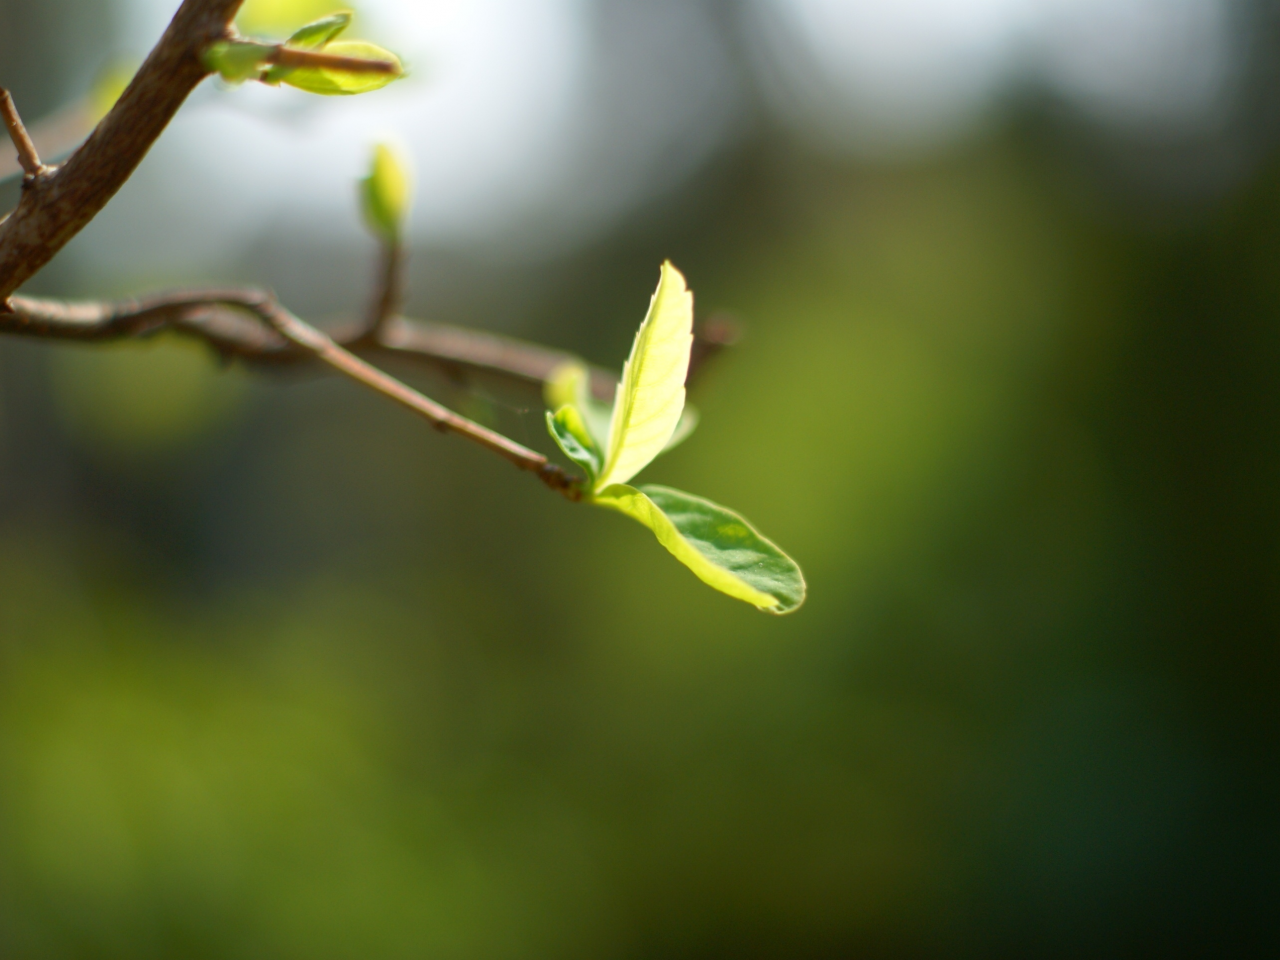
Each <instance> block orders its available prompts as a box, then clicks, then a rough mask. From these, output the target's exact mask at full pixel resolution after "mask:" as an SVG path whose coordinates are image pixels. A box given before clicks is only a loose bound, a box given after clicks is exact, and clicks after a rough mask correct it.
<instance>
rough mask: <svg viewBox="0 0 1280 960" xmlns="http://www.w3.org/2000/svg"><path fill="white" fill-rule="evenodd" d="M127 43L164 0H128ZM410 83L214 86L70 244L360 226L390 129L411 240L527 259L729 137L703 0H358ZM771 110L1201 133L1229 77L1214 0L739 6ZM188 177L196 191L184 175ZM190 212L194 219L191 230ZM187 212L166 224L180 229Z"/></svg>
mask: <svg viewBox="0 0 1280 960" xmlns="http://www.w3.org/2000/svg"><path fill="white" fill-rule="evenodd" d="M119 2H120V3H121V4H122V5H123V6H122V18H123V19H122V23H123V27H124V29H123V30H122V33H123V34H124V35H125V36H127V37H130V38H137V43H138V47H139V49H138V50H137V51H135V52H136V53H140V52H142V51H143V50H145V46H146V45H149V44H150V43H151V42H153V40H154V39H155V38H156V37H157V36H158V35H159V33H160V32H161V30H162V29H163V27H164V24H165V23H166V22H167V20H168V18H169V16H171V15H172V12H173V10H174V9H175V7H176V3H177V0H119ZM357 6H358V9H359V12H360V16H361V17H362V18H363V20H364V24H365V31H364V32H365V35H367V36H370V37H371V38H372V39H375V40H379V41H381V42H383V43H384V44H385V45H386V46H389V47H391V48H393V49H395V50H396V51H397V52H399V53H401V54H403V55H404V57H405V59H406V60H407V61H408V62H409V63H410V64H411V65H412V66H413V68H414V75H413V77H411V78H410V79H409V80H407V81H403V82H401V83H398V84H395V85H393V86H392V87H390V88H388V89H387V90H385V91H381V92H379V93H377V94H373V95H369V96H366V97H359V98H353V99H351V100H346V99H341V98H336V99H321V98H315V97H309V96H307V95H304V94H301V93H298V92H296V91H292V90H287V89H286V90H272V89H267V88H264V87H258V86H255V85H252V84H251V85H247V86H245V87H243V88H240V89H237V90H225V89H218V88H216V87H215V86H214V85H206V87H204V88H202V89H201V90H200V91H199V92H198V94H197V96H196V97H195V98H193V101H192V103H191V104H189V106H188V108H187V109H185V110H184V112H183V114H182V115H181V116H180V117H179V119H178V120H177V122H176V123H175V125H174V127H173V128H172V129H171V131H170V132H169V133H168V134H167V135H166V137H165V138H163V139H162V140H161V142H160V144H158V145H157V147H156V149H155V151H154V153H153V155H152V157H150V158H149V159H148V160H147V162H146V164H145V165H144V167H143V170H142V171H141V172H140V174H139V176H138V177H136V178H135V180H134V181H133V182H131V183H130V185H129V187H128V188H127V189H126V191H125V192H124V193H122V195H121V196H120V197H119V198H118V199H117V200H116V202H114V203H113V204H112V206H111V207H110V208H109V209H108V212H107V214H106V215H104V216H103V217H102V218H100V220H99V221H98V222H96V223H95V224H94V225H93V228H92V232H91V235H90V238H89V240H90V242H86V243H84V244H81V245H80V253H81V255H82V256H84V257H86V258H87V260H88V261H89V263H90V264H91V265H94V266H97V267H99V268H105V269H108V270H115V269H118V268H119V267H120V266H121V265H122V264H123V263H124V262H125V261H132V262H136V261H137V258H138V257H139V256H143V257H146V258H148V260H149V262H151V263H152V264H153V265H154V269H155V270H156V271H157V272H159V271H165V270H170V271H173V270H176V271H182V270H184V269H186V268H187V267H189V265H191V264H194V263H199V262H200V261H201V260H205V261H207V260H208V259H210V258H213V259H218V258H226V257H230V256H232V255H233V252H234V250H235V249H236V248H237V247H238V246H240V245H242V244H243V243H244V242H245V239H246V238H247V237H251V236H254V235H257V234H259V233H260V232H261V230H262V228H263V225H264V224H265V223H267V222H269V221H270V222H280V221H288V222H291V223H295V224H296V225H297V227H298V228H299V229H310V228H315V229H317V230H323V231H325V233H326V234H329V235H332V237H333V240H334V241H335V242H344V241H345V240H346V239H347V238H353V237H354V236H355V235H356V233H357V231H358V230H359V226H358V224H357V222H356V220H355V216H354V201H353V191H352V187H351V184H352V181H354V180H355V179H356V178H357V177H358V176H360V175H361V174H362V173H363V168H364V166H365V164H366V163H367V157H368V151H369V148H370V145H371V144H372V143H374V142H376V141H378V140H383V139H389V140H393V141H396V142H398V143H400V144H401V145H402V146H404V147H405V148H406V149H407V150H408V152H409V153H410V154H411V155H412V156H413V158H414V162H415V166H416V180H417V191H416V205H415V212H414V221H413V230H414V234H415V236H416V237H418V238H419V239H420V240H421V239H426V240H437V241H441V242H447V243H460V244H467V243H500V244H501V245H505V246H506V247H507V248H508V249H509V250H510V252H511V253H512V254H514V255H521V256H538V255H541V254H545V253H548V252H554V251H555V250H557V249H563V248H564V247H565V246H566V245H572V244H574V243H577V242H581V241H584V240H586V239H589V238H590V237H591V236H593V235H596V234H597V233H598V232H599V231H601V230H603V229H607V228H608V226H609V225H610V224H611V223H612V222H614V221H615V219H616V218H617V217H619V216H621V215H624V214H625V213H627V212H628V211H629V210H631V209H633V208H634V207H635V206H636V205H638V204H641V203H643V202H644V201H645V200H646V199H647V198H649V197H652V196H653V195H654V194H655V193H657V192H660V191H661V190H662V189H663V188H664V187H666V186H669V185H670V184H672V183H674V182H677V181H678V180H679V179H680V178H682V177H683V176H685V175H686V174H687V173H688V172H689V171H691V170H693V169H696V168H697V167H698V165H699V164H701V163H703V162H704V161H705V160H706V159H707V158H708V157H710V156H711V155H713V154H714V153H715V151H716V150H717V149H718V148H719V147H720V146H722V145H723V144H724V143H726V142H728V141H729V140H731V139H732V138H733V137H734V136H735V135H736V134H737V133H738V132H739V131H740V130H741V129H742V126H741V124H742V121H743V117H744V115H745V114H744V112H743V110H742V103H743V99H742V96H743V95H742V92H741V78H740V77H739V76H738V75H737V74H736V73H735V68H734V67H733V65H732V61H731V55H730V52H729V51H728V50H727V49H726V48H725V43H726V40H725V38H724V36H723V34H722V31H721V30H720V28H718V27H717V25H716V24H715V22H714V21H713V20H712V19H711V17H712V14H711V12H710V11H709V10H708V7H709V5H704V4H700V3H696V2H694V0H644V2H642V3H632V4H623V3H597V2H594V0H359V2H358V3H357ZM736 9H737V12H738V14H740V25H741V26H742V27H743V35H744V36H746V38H747V41H746V43H745V44H744V47H745V49H746V50H747V52H748V59H749V61H750V63H749V66H750V69H752V70H753V71H754V72H755V74H756V76H757V79H758V80H759V83H760V87H761V89H763V91H764V92H765V98H766V102H767V104H769V106H770V108H771V109H772V110H773V111H774V113H775V115H776V117H777V119H778V120H779V121H780V122H782V123H783V124H785V125H788V126H790V127H791V128H792V129H794V130H795V131H796V132H797V133H798V134H799V135H802V136H806V137H810V138H812V139H814V140H815V141H816V142H819V143H822V144H824V145H826V146H828V147H830V148H832V149H837V150H850V151H854V152H864V153H873V154H877V153H878V154H887V155H890V156H893V155H895V154H898V153H912V152H917V153H918V152H919V151H921V150H927V149H930V148H932V147H934V146H936V145H938V144H941V143H945V142H947V141H948V140H950V139H952V138H954V137H957V136H963V135H964V134H965V133H966V132H968V131H969V130H970V129H972V128H973V126H974V125H975V124H978V123H980V122H981V120H982V119H983V117H984V116H985V115H987V114H989V113H990V111H991V107H992V105H993V104H994V103H997V102H998V99H999V97H1000V96H1001V95H1002V94H1003V92H1004V91H1006V90H1008V89H1010V88H1011V87H1013V86H1015V85H1017V84H1020V83H1022V84H1025V83H1032V84H1039V85H1043V86H1047V87H1049V88H1051V89H1053V90H1055V91H1057V93H1058V94H1059V95H1061V96H1062V97H1064V98H1065V99H1067V100H1069V101H1071V102H1073V103H1075V104H1076V105H1077V106H1078V108H1079V109H1081V110H1082V111H1084V112H1085V113H1087V114H1090V115H1092V116H1094V117H1095V118H1096V119H1097V120H1098V121H1099V122H1101V123H1113V124H1123V125H1125V126H1127V127H1136V128H1139V129H1143V128H1150V129H1152V130H1155V131H1160V130H1174V131H1176V130H1178V129H1183V128H1194V127H1196V126H1197V125H1201V126H1202V125H1205V124H1211V123H1212V122H1213V120H1214V118H1215V117H1216V116H1218V115H1219V114H1220V112H1221V110H1222V109H1223V108H1222V104H1223V100H1224V97H1225V95H1226V93H1227V92H1228V91H1229V87H1230V81H1231V78H1230V75H1229V67H1230V65H1231V63H1232V62H1233V59H1234V58H1233V56H1232V53H1233V50H1232V45H1233V42H1234V39H1233V37H1234V35H1233V29H1232V27H1233V25H1232V22H1231V19H1230V17H1229V15H1228V13H1229V11H1228V7H1227V6H1226V5H1225V4H1224V2H1223V0H894V2H892V3H886V2H884V0H741V2H740V3H739V5H738V7H737V8H736ZM192 182H198V183H200V184H201V185H202V188H201V190H200V191H199V192H198V193H193V192H192V191H191V190H190V189H188V188H187V186H186V185H187V184H190V183H192ZM181 224H198V225H199V227H198V228H197V227H194V226H192V227H189V228H187V230H186V232H185V234H182V235H177V236H175V230H176V231H179V232H180V233H181V231H182V227H181V226H180V225H181ZM175 225H179V226H175Z"/></svg>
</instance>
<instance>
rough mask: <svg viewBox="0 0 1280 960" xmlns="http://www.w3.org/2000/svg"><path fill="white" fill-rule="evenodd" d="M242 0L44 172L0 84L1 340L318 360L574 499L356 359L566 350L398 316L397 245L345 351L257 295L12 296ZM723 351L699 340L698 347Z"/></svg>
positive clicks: (167, 112) (157, 118) (97, 202)
mask: <svg viewBox="0 0 1280 960" xmlns="http://www.w3.org/2000/svg"><path fill="white" fill-rule="evenodd" d="M242 3H243V0H183V3H182V5H181V7H180V8H179V9H178V12H177V13H176V14H175V16H174V18H173V21H172V22H171V23H170V25H169V28H168V29H167V30H166V31H165V33H164V36H163V37H162V38H161V40H160V42H159V43H158V44H157V46H156V47H155V48H154V49H153V50H152V52H151V54H150V56H148V58H147V60H146V62H145V63H144V64H143V65H142V67H141V69H140V70H139V71H138V73H137V74H136V75H135V77H134V79H133V81H132V82H131V83H130V84H129V86H128V87H127V88H126V90H125V92H124V93H123V94H122V95H121V97H120V99H119V100H118V101H117V102H116V104H115V106H114V107H112V109H111V111H110V112H109V113H108V114H107V116H106V117H105V118H104V119H103V121H102V122H101V123H100V124H99V125H98V126H97V128H96V129H95V130H94V131H93V133H92V134H91V135H90V136H89V138H88V140H86V141H85V142H84V143H83V144H82V145H81V147H80V148H79V149H78V150H77V151H76V152H75V153H74V154H73V155H72V156H71V158H70V159H69V160H68V161H67V162H66V163H64V164H62V165H60V166H57V167H50V166H46V165H45V164H43V163H42V162H41V160H40V155H39V153H38V152H37V150H36V147H35V144H34V143H33V142H32V139H31V136H30V135H29V133H28V131H27V129H26V127H25V126H24V124H23V122H22V118H21V117H20V115H19V114H18V111H17V108H16V106H15V105H14V103H13V99H12V97H11V96H10V95H9V93H8V91H6V90H3V89H0V118H3V121H4V124H5V127H6V129H7V130H8V133H9V136H10V138H11V139H12V141H13V143H14V146H15V148H16V149H17V152H18V159H19V162H20V164H21V166H22V169H23V171H24V173H25V174H26V176H25V178H24V188H25V189H24V190H23V192H22V197H21V200H20V201H19V204H18V207H17V209H15V210H14V211H13V213H12V214H10V215H9V216H8V217H5V218H3V219H0V334H5V333H8V334H16V335H20V336H27V337H36V338H41V339H50V340H79V341H105V340H114V339H123V338H136V337H146V336H150V335H153V334H155V333H158V332H160V331H162V330H166V329H171V330H177V331H179V332H182V333H185V334H187V335H191V336H195V337H198V338H201V339H203V340H204V341H205V342H207V343H209V344H210V345H211V346H212V347H213V348H214V349H215V350H217V351H218V352H219V353H220V354H221V355H222V356H224V357H242V358H245V359H248V360H252V361H255V362H267V363H270V362H295V361H297V360H299V359H303V358H314V359H317V360H320V361H321V362H323V363H325V364H327V365H329V366H331V367H333V368H334V369H336V370H338V371H339V372H341V373H343V374H345V375H346V376H348V377H350V378H352V379H353V380H355V381H357V382H358V383H361V384H363V385H364V386H366V387H369V388H371V389H373V390H375V391H377V392H379V393H381V394H382V395H384V396H386V397H388V398H390V399H392V400H395V401H396V402H397V403H400V404H402V405H403V406H406V407H408V408H409V409H411V410H413V411H414V412H416V413H418V414H419V415H420V416H422V417H424V418H426V419H427V420H428V421H429V422H430V423H431V424H432V425H433V426H435V427H436V428H437V429H439V430H441V431H443V432H449V433H456V434H459V435H460V436H463V437H466V438H467V439H469V440H471V441H473V442H475V443H478V444H480V445H481V446H483V447H485V448H486V449H488V450H491V451H492V452H494V453H497V454H498V455H499V456H501V457H503V458H504V459H506V460H507V461H509V462H510V463H512V464H514V465H515V466H516V467H518V468H520V469H521V470H526V471H529V472H531V473H533V474H534V475H535V476H537V477H538V478H539V479H540V480H541V481H542V482H543V483H545V484H546V485H547V486H548V487H550V488H551V489H553V490H555V491H557V492H558V493H561V494H562V495H564V496H565V497H567V498H568V499H570V500H580V499H582V497H583V487H582V484H583V481H582V480H581V479H580V478H579V477H575V476H573V475H571V474H569V473H567V472H566V471H565V470H563V469H562V468H560V467H559V466H557V465H556V464H554V463H552V462H550V461H549V460H548V458H547V457H546V456H544V455H543V454H541V453H538V452H537V451H535V450H531V449H529V448H528V447H525V446H523V445H521V444H518V443H516V442H515V441H513V440H511V439H509V438H507V437H504V436H503V435H501V434H499V433H497V432H496V431H493V430H491V429H489V428H488V427H485V426H482V425H481V424H478V423H475V422H474V421H472V420H468V419H467V418H466V417H463V416H461V415H459V414H457V413H454V412H453V411H452V410H449V409H448V408H447V407H444V406H442V405H441V404H438V403H436V402H435V401H434V400H431V399H430V398H428V397H426V396H424V395H422V394H421V393H419V392H418V391H416V390H414V389H413V388H411V387H409V386H407V385H406V384H404V383H402V382H400V381H399V380H397V379H395V378H394V377H391V376H390V375H388V374H386V373H384V372H383V371H382V370H380V369H378V368H377V367H375V366H373V365H372V364H371V363H369V362H368V361H366V360H364V359H362V358H361V357H359V356H357V355H356V354H355V353H353V352H352V350H351V349H348V347H351V348H354V349H359V350H361V351H362V352H368V351H380V352H383V353H386V354H388V355H399V356H413V357H417V358H421V359H427V360H430V361H433V362H435V363H438V364H441V365H444V366H446V367H449V368H457V367H458V366H462V367H466V368H469V369H473V370H481V371H487V372H490V373H497V374H499V375H502V376H506V377H509V378H512V379H515V380H518V381H523V382H527V383H535V384H541V383H542V382H543V381H545V380H547V379H549V378H550V377H551V376H552V374H553V372H554V371H555V370H556V369H557V368H558V367H560V366H561V365H562V364H564V363H565V362H568V361H571V360H576V358H574V357H573V356H572V355H570V354H567V353H564V352H561V351H556V350H550V349H547V348H545V347H539V346H535V345H533V344H525V343H521V342H519V341H515V340H511V339H509V338H505V337H499V336H496V335H493V334H486V333H480V332H477V331H473V330H466V329H463V328H458V327H449V326H446V325H444V324H427V323H421V322H414V321H410V320H407V319H405V318H404V317H401V316H400V315H399V313H398V309H399V304H400V301H401V296H402V283H403V258H404V250H403V247H402V245H401V244H400V243H399V242H398V241H397V242H394V243H387V244H384V247H383V250H382V262H381V265H380V270H379V276H378V286H377V290H376V296H375V298H374V300H373V303H372V304H371V307H370V310H369V312H368V313H367V314H366V316H365V318H364V322H363V323H362V324H361V325H360V328H359V329H357V330H355V331H354V332H353V333H352V334H351V335H350V336H349V337H347V338H345V340H346V345H343V343H340V342H338V340H337V339H335V338H333V337H330V336H329V335H327V334H325V333H322V332H321V331H319V330H317V329H316V328H314V327H312V326H311V325H309V324H307V323H305V322H303V321H302V320H300V319H299V318H298V317H296V316H294V315H293V314H292V313H290V312H289V311H288V310H287V309H285V308H284V307H283V306H282V305H281V304H280V303H279V302H278V301H277V300H276V299H275V297H274V296H272V295H270V294H268V293H264V292H262V291H259V290H252V289H229V290H203V291H201V290H194V291H192V290H188V291H175V292H173V293H168V294H161V295H157V296H152V297H148V298H143V299H138V300H127V301H122V302H118V303H110V302H89V303H68V302H65V301H60V300H46V299H40V298H33V297H25V296H16V295H14V294H15V291H16V290H17V289H18V288H19V287H20V286H21V285H22V284H23V283H25V282H26V281H27V280H28V279H30V278H31V277H32V276H33V275H34V274H35V273H36V272H38V271H39V270H40V269H41V268H42V267H43V266H44V265H45V264H47V263H48V262H49V261H50V260H51V259H53V257H54V256H55V255H56V254H57V253H58V251H60V250H61V249H62V248H63V247H64V246H65V245H66V244H67V242H68V241H69V240H71V238H72V237H74V236H75V235H76V234H77V233H79V232H80V230H82V229H83V228H84V227H85V226H86V225H88V223H89V222H90V221H91V220H93V218H94V217H95V216H96V215H97V214H98V212H99V211H101V210H102V208H103V207H104V206H105V205H106V204H107V202H108V201H109V200H110V199H111V197H112V196H114V195H115V193H116V192H117V191H118V190H119V189H120V188H121V187H122V186H123V185H124V184H125V182H126V181H127V180H128V179H129V177H130V176H132V174H133V172H134V170H135V169H136V168H137V166H138V164H139V163H141V162H142V159H143V157H144V156H146V153H147V151H148V150H149V149H150V147H151V145H152V144H153V143H154V142H155V140H156V139H157V138H158V137H159V136H160V134H161V133H162V132H163V131H164V129H165V127H166V126H168V124H169V121H170V120H171V119H172V118H173V116H174V114H175V113H176V112H177V110H178V108H179V107H180V106H181V105H182V103H183V102H184V101H185V100H186V98H187V96H188V94H190V92H191V91H192V90H194V89H195V87H196V86H197V85H198V84H199V83H200V82H201V81H202V80H204V79H205V77H207V76H208V75H209V74H210V72H211V71H210V69H209V68H208V67H207V66H206V65H205V63H204V53H205V51H206V50H207V49H208V48H209V47H210V46H211V45H212V44H215V43H219V42H223V41H234V40H235V39H236V34H235V29H234V26H233V25H232V21H233V19H234V17H235V15H236V13H237V12H238V11H239V9H240V6H241V4H242ZM272 62H273V63H275V64H277V65H280V66H286V67H291V68H299V67H309V66H324V67H329V68H338V69H352V70H360V71H365V72H369V71H374V72H377V71H382V70H387V71H390V70H393V69H395V66H394V65H392V64H381V63H379V62H377V61H369V60H360V61H353V62H352V63H347V62H346V58H340V57H334V56H333V55H330V54H324V53H323V52H315V51H298V50H294V49H290V48H286V47H283V46H281V47H279V48H278V49H277V52H276V53H275V54H273V59H272ZM725 342H728V340H727V339H725V338H724V337H723V334H721V336H713V337H711V338H707V339H706V341H705V347H706V351H707V352H708V353H710V352H712V351H714V350H715V349H717V348H718V347H719V346H721V345H723V343H725ZM591 383H592V391H593V393H595V394H596V395H597V396H598V397H599V398H601V399H605V398H611V396H612V393H613V388H614V385H615V384H616V383H617V377H616V376H615V375H614V374H611V373H610V372H608V371H604V370H599V369H594V368H593V369H592V370H591Z"/></svg>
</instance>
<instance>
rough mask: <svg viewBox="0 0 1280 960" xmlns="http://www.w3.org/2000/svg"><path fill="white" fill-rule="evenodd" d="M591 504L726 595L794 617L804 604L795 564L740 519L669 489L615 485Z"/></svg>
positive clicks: (598, 495) (726, 509)
mask: <svg viewBox="0 0 1280 960" xmlns="http://www.w3.org/2000/svg"><path fill="white" fill-rule="evenodd" d="M591 502H592V503H595V504H597V505H598V506H601V507H605V508H607V509H610V510H617V511H618V512H619V513H624V514H626V515H627V516H629V517H631V518H632V519H633V520H638V521H639V522H640V523H642V524H644V525H645V526H646V527H648V528H649V529H650V530H652V531H653V534H654V536H656V537H657V538H658V542H659V543H661V544H662V545H663V546H664V547H666V548H667V550H669V551H670V552H671V554H672V556H674V557H675V558H676V559H677V560H679V561H680V562H681V563H683V564H684V565H685V566H686V567H688V568H689V569H690V570H692V571H693V572H694V573H695V574H696V575H697V576H698V578H699V579H700V580H702V581H703V582H704V583H706V584H708V585H709V586H712V587H714V588H715V589H717V590H719V591H720V592H721V593H725V594H728V595H729V596H731V597H734V598H735V599H738V600H743V601H745V602H747V603H749V604H751V605H752V606H754V607H757V608H758V609H760V610H764V611H765V612H766V613H779V614H781V613H790V612H791V611H793V610H795V609H797V608H798V607H799V606H800V605H801V604H802V603H804V598H805V590H806V588H805V582H804V574H803V573H801V572H800V567H799V566H797V564H796V562H795V561H794V560H792V559H791V558H790V557H788V556H787V555H786V554H785V553H783V552H782V550H780V549H779V548H778V547H777V545H776V544H774V543H772V542H771V541H769V540H767V539H765V538H764V537H763V536H761V535H760V533H759V532H758V531H757V530H756V529H755V528H754V527H752V526H751V524H749V523H748V522H747V521H746V520H744V519H743V518H742V517H741V516H739V515H738V514H736V513H734V512H733V511H732V510H729V509H728V508H726V507H722V506H720V505H719V504H717V503H712V502H711V501H710V500H704V499H703V498H702V497H695V496H693V495H692V494H688V493H684V492H683V491H680V490H672V489H671V488H670V487H659V486H654V485H649V486H645V487H641V488H639V489H637V488H635V487H631V486H628V485H626V484H622V483H619V484H614V485H612V486H609V487H606V488H605V489H604V490H602V491H600V492H599V493H597V494H595V495H594V496H593V497H592V498H591Z"/></svg>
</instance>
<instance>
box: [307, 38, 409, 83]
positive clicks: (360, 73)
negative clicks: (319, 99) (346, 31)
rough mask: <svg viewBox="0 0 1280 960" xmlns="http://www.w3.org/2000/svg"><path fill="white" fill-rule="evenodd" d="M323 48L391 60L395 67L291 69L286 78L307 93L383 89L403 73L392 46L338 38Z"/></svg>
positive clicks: (355, 56) (344, 54) (339, 54)
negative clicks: (381, 68)
mask: <svg viewBox="0 0 1280 960" xmlns="http://www.w3.org/2000/svg"><path fill="white" fill-rule="evenodd" d="M324 52H325V53H328V54H333V55H334V56H337V57H351V58H352V59H355V60H376V61H381V62H383V63H389V64H391V66H392V69H391V70H390V71H389V72H386V73H383V72H374V71H365V70H333V69H329V68H320V67H303V68H300V69H297V70H293V71H291V72H290V73H289V74H288V76H286V77H284V78H283V82H284V83H287V84H288V85H289V86H291V87H297V88H298V89H299V90H305V91H307V92H308V93H317V94H320V95H321V96H326V97H340V96H352V95H354V94H358V93H370V92H372V91H374V90H380V89H382V88H383V87H385V86H386V85H387V84H389V83H391V82H392V81H393V80H398V79H399V78H400V77H402V76H404V66H403V64H401V63H400V59H399V58H398V57H397V56H396V55H395V54H394V53H392V52H391V51H390V50H384V49H383V48H382V47H379V46H377V45H376V44H373V43H366V42H365V41H363V40H337V41H335V42H333V43H330V44H328V45H326V46H325V48H324Z"/></svg>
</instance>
